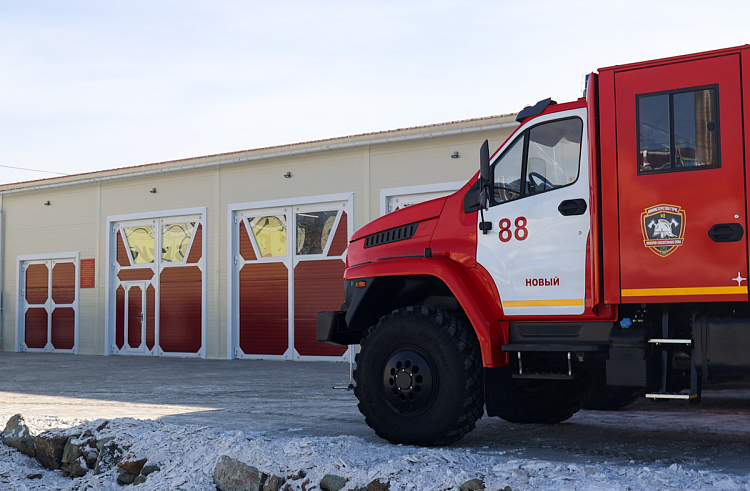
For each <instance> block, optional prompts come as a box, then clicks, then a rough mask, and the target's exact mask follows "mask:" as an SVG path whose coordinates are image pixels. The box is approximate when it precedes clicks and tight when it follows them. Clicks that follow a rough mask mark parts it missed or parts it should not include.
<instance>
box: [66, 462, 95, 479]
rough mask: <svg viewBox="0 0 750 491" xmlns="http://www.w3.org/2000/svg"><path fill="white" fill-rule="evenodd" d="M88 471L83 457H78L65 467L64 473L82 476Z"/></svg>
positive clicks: (73, 476)
mask: <svg viewBox="0 0 750 491" xmlns="http://www.w3.org/2000/svg"><path fill="white" fill-rule="evenodd" d="M88 471H89V468H88V467H87V466H86V461H84V460H83V457H78V458H77V459H76V460H74V461H73V462H71V463H70V464H68V466H67V468H66V469H65V473H67V474H68V475H69V476H70V477H71V478H76V477H83V476H85V475H86V473H87V472H88Z"/></svg>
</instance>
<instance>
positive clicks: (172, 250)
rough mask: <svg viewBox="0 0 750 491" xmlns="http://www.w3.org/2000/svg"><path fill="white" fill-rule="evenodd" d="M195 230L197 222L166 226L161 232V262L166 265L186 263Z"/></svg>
mask: <svg viewBox="0 0 750 491" xmlns="http://www.w3.org/2000/svg"><path fill="white" fill-rule="evenodd" d="M194 229H195V222H188V223H170V224H169V225H164V226H163V227H162V230H161V260H162V261H164V262H165V263H180V262H182V261H184V260H185V257H186V256H187V254H188V248H189V247H190V238H191V237H192V236H193V230H194Z"/></svg>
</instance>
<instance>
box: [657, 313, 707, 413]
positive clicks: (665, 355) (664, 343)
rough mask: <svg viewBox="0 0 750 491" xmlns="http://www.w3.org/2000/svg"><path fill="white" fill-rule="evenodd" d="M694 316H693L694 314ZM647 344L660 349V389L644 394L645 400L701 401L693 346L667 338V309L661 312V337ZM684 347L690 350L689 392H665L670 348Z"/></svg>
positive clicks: (686, 341) (699, 380)
mask: <svg viewBox="0 0 750 491" xmlns="http://www.w3.org/2000/svg"><path fill="white" fill-rule="evenodd" d="M694 316H695V314H694ZM648 343H649V344H653V345H655V346H660V347H661V387H660V390H659V392H654V393H650V394H646V395H645V397H646V398H647V399H654V400H681V401H690V402H693V403H697V402H700V400H701V385H702V384H701V382H702V381H701V379H700V377H698V372H697V370H696V368H695V346H694V345H693V340H692V339H678V338H670V337H669V307H668V306H664V308H663V310H662V337H661V338H653V339H649V340H648ZM675 345H686V346H688V347H689V348H690V392H689V393H688V394H680V393H676V392H667V385H668V379H669V371H670V364H671V359H672V346H675Z"/></svg>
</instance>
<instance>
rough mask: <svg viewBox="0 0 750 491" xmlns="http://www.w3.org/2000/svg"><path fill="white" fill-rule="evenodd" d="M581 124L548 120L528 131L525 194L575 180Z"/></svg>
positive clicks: (572, 121)
mask: <svg viewBox="0 0 750 491" xmlns="http://www.w3.org/2000/svg"><path fill="white" fill-rule="evenodd" d="M582 134H583V121H581V120H580V119H578V118H572V119H563V120H560V121H552V122H551V123H545V124H540V125H539V126H534V127H533V128H531V129H530V130H529V149H528V157H527V161H526V194H528V195H532V194H539V193H543V192H545V191H550V190H552V189H557V188H560V187H563V186H566V185H568V184H572V183H574V182H575V181H576V179H578V163H579V161H580V158H581V136H582Z"/></svg>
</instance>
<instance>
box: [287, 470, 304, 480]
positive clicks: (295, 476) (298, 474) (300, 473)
mask: <svg viewBox="0 0 750 491" xmlns="http://www.w3.org/2000/svg"><path fill="white" fill-rule="evenodd" d="M305 476H307V473H306V472H305V471H297V472H296V473H295V474H293V475H292V478H291V479H292V481H299V480H300V479H303V478H304V477H305Z"/></svg>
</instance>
